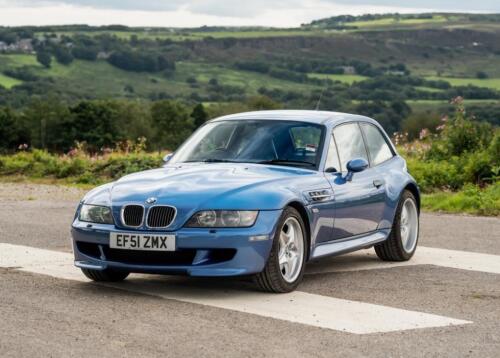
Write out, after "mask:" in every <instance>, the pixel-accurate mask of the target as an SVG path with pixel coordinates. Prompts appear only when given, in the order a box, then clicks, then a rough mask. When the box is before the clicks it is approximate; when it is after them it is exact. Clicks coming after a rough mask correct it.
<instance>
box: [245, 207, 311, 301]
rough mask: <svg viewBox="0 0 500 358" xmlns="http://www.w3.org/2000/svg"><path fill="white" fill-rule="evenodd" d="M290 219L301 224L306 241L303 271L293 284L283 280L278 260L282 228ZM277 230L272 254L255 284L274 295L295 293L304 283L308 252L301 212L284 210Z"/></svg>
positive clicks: (290, 208) (256, 276) (292, 209)
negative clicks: (302, 282) (301, 283)
mask: <svg viewBox="0 0 500 358" xmlns="http://www.w3.org/2000/svg"><path fill="white" fill-rule="evenodd" d="M290 217H293V218H295V219H296V220H297V221H298V222H299V224H300V227H301V229H302V237H303V240H304V245H303V247H304V253H303V255H302V266H301V271H300V274H299V275H298V277H297V279H296V280H295V281H293V282H291V283H290V282H287V281H285V279H284V278H283V276H282V274H281V270H280V265H279V259H278V254H279V237H280V233H281V228H282V227H283V225H284V223H285V221H286V220H287V219H288V218H290ZM277 228H278V229H277V230H276V234H275V236H274V239H273V247H272V248H271V253H270V254H269V258H268V260H267V263H266V266H265V267H264V270H263V271H262V272H261V273H259V274H257V275H255V276H254V282H255V283H256V285H257V287H258V288H259V289H260V290H262V291H266V292H272V293H287V292H291V291H294V290H295V289H296V288H297V286H298V285H299V284H300V282H301V281H302V277H303V276H304V269H305V264H306V258H307V251H308V246H307V245H308V244H307V242H308V240H307V231H306V230H305V225H304V221H303V220H302V217H301V216H300V214H299V212H298V211H297V210H296V209H294V208H292V207H287V208H286V209H285V210H283V213H282V214H281V217H280V220H279V222H278V225H277Z"/></svg>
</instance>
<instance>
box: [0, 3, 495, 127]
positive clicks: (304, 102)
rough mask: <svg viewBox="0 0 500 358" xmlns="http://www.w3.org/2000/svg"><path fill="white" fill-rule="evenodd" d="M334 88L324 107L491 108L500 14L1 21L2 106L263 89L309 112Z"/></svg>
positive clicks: (190, 97) (214, 98)
mask: <svg viewBox="0 0 500 358" xmlns="http://www.w3.org/2000/svg"><path fill="white" fill-rule="evenodd" d="M325 90H326V94H327V96H326V97H325V99H324V101H323V106H324V107H325V109H336V110H337V109H345V110H360V109H359V108H360V106H364V107H363V108H365V109H366V108H368V107H366V106H367V104H370V103H373V102H375V101H383V102H386V103H392V102H403V103H406V104H408V105H410V106H411V108H413V109H414V110H416V111H427V110H436V108H437V107H446V104H447V102H448V100H449V99H450V98H451V97H454V96H458V95H460V96H463V97H465V98H466V100H469V102H470V103H471V104H473V105H474V106H475V107H476V108H478V109H479V110H480V111H483V112H488V111H491V108H497V107H498V99H499V98H500V95H499V92H498V91H499V90H500V15H499V14H447V13H429V14H413V15H412V14H404V15H403V14H384V15H363V16H336V17H331V18H327V19H321V20H317V21H313V22H311V23H310V24H304V25H303V26H301V27H300V28H293V29H273V28H261V27H253V28H248V27H247V28H239V27H229V28H228V27H202V28H193V29H181V28H145V27H142V28H130V27H126V26H122V25H113V26H103V27H92V26H87V25H72V26H44V27H33V26H28V27H16V28H7V27H0V105H2V104H4V105H9V106H13V107H15V108H21V107H23V106H25V105H26V104H27V103H29V101H30V100H31V99H32V98H33V96H38V97H42V98H43V97H44V96H57V97H59V98H62V99H64V100H67V101H70V102H71V101H78V100H81V99H94V98H125V99H142V100H157V99H162V98H175V99H181V100H183V101H187V102H191V103H198V102H203V103H206V104H209V105H211V104H214V103H228V102H235V101H236V102H237V101H244V100H246V99H248V98H249V97H252V96H257V95H265V96H267V97H270V98H272V99H273V100H275V101H276V102H279V103H282V104H283V105H284V106H285V107H293V108H297V107H300V108H303V107H306V108H311V107H313V106H314V104H315V103H316V102H317V99H318V97H319V95H320V94H321V92H323V91H325ZM485 103H487V106H486V105H484V104H485ZM374 110H375V109H370V111H374ZM495 113H496V112H495ZM496 115H497V114H491V113H490V114H486V115H485V116H486V117H488V119H490V120H492V121H495V120H494V119H491V118H496V117H495V116H496Z"/></svg>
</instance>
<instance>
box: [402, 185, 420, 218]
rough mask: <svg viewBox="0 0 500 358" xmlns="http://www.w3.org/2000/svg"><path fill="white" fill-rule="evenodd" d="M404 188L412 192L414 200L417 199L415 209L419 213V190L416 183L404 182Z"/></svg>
mask: <svg viewBox="0 0 500 358" xmlns="http://www.w3.org/2000/svg"><path fill="white" fill-rule="evenodd" d="M404 190H408V191H409V192H410V193H412V194H413V196H414V197H415V200H417V210H418V213H419V214H420V190H419V189H418V186H417V184H415V183H412V182H410V183H408V184H406V186H405V188H404Z"/></svg>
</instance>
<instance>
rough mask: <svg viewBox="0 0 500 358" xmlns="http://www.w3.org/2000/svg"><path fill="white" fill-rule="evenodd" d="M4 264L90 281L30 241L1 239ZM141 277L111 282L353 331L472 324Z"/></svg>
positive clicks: (306, 296)
mask: <svg viewBox="0 0 500 358" xmlns="http://www.w3.org/2000/svg"><path fill="white" fill-rule="evenodd" d="M0 267H10V268H17V269H19V270H22V271H25V272H31V273H37V274H43V275H49V276H52V277H56V278H62V279H69V280H76V281H88V280H87V279H85V278H84V276H83V275H82V274H81V273H80V272H79V270H78V269H76V268H75V267H74V266H73V257H72V255H71V254H69V253H61V252H55V251H49V250H43V249H37V248H31V247H26V246H18V245H10V244H2V243H0ZM143 277H144V276H139V278H136V279H132V280H130V282H126V283H123V284H113V285H108V286H111V287H116V288H119V289H124V290H128V291H133V292H138V293H143V294H148V295H154V296H157V297H162V298H166V299H173V300H178V301H183V302H189V303H195V304H200V305H206V306H211V307H218V308H223V309H228V310H233V311H238V312H245V313H250V314H255V315H259V316H263V317H270V318H275V319H279V320H284V321H289V322H296V323H302V324H306V325H310V326H315V327H321V328H327V329H334V330H338V331H343V332H350V333H355V334H368V333H377V332H393V331H401V330H407V329H416V328H431V327H444V326H452V325H462V324H467V323H472V322H469V321H464V320H458V319H454V318H449V317H444V316H438V315H433V314H427V313H421V312H415V311H408V310H404V309H398V308H392V307H387V306H382V305H375V304H370V303H364V302H358V301H350V300H344V299H338V298H333V297H327V296H321V295H315V294H310V293H305V292H293V293H290V294H285V295H276V294H264V293H259V292H248V291H242V290H227V289H226V290H215V289H205V288H193V287H187V286H181V285H175V286H170V285H166V284H165V282H164V281H159V280H158V279H155V278H151V279H144V278H143Z"/></svg>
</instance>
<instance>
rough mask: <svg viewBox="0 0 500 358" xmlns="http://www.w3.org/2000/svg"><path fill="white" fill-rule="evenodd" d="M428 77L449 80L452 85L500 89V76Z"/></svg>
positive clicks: (436, 79)
mask: <svg viewBox="0 0 500 358" xmlns="http://www.w3.org/2000/svg"><path fill="white" fill-rule="evenodd" d="M426 78H427V79H428V80H435V81H438V80H441V81H447V82H449V83H450V84H451V85H452V86H467V85H473V86H477V87H487V88H493V89H496V90H500V78H485V79H479V78H463V77H438V76H431V77H426Z"/></svg>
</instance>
